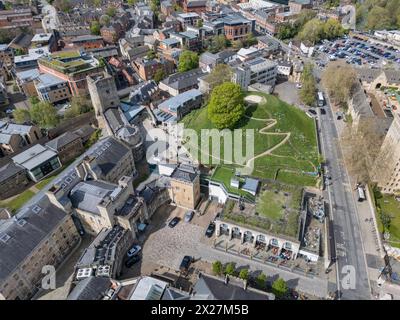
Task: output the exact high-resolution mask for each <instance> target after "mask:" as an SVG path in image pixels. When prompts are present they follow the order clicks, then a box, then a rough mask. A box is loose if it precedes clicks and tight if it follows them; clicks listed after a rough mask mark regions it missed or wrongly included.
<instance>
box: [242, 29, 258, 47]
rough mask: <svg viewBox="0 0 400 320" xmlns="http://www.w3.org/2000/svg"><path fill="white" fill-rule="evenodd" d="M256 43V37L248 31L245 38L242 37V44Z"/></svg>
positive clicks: (247, 45)
mask: <svg viewBox="0 0 400 320" xmlns="http://www.w3.org/2000/svg"><path fill="white" fill-rule="evenodd" d="M257 43H258V40H257V38H256V37H255V36H254V34H253V33H252V32H250V33H249V34H248V35H247V36H246V38H245V39H244V45H245V46H246V47H250V46H254V45H256V44H257Z"/></svg>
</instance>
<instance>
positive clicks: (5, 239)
mask: <svg viewBox="0 0 400 320" xmlns="http://www.w3.org/2000/svg"><path fill="white" fill-rule="evenodd" d="M10 239H11V237H10V236H9V235H8V234H3V235H2V236H1V237H0V241H1V242H4V243H7V241H8V240H10Z"/></svg>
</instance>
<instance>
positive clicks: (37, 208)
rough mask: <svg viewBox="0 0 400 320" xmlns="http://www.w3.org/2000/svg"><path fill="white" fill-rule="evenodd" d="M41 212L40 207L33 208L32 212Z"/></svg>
mask: <svg viewBox="0 0 400 320" xmlns="http://www.w3.org/2000/svg"><path fill="white" fill-rule="evenodd" d="M40 210H42V208H41V207H39V206H38V205H35V206H34V207H33V208H32V211H33V212H34V213H39V212H40Z"/></svg>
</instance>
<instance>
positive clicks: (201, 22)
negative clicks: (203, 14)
mask: <svg viewBox="0 0 400 320" xmlns="http://www.w3.org/2000/svg"><path fill="white" fill-rule="evenodd" d="M196 26H197V28H201V27H202V26H203V20H201V19H200V20H198V21H197V24H196Z"/></svg>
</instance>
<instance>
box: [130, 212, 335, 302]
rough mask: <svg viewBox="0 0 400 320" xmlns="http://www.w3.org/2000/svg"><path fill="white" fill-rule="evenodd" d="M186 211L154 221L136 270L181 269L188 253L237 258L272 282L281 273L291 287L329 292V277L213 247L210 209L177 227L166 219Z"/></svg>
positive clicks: (224, 259)
mask: <svg viewBox="0 0 400 320" xmlns="http://www.w3.org/2000/svg"><path fill="white" fill-rule="evenodd" d="M184 212H185V210H184V209H178V208H177V209H175V210H173V211H172V212H170V214H168V216H167V217H165V216H164V221H161V220H159V221H157V222H158V225H155V226H154V229H152V230H150V231H149V236H148V237H147V239H146V240H145V241H144V242H143V259H142V262H141V264H140V266H137V267H136V268H138V270H137V272H140V273H142V274H144V273H146V274H150V273H151V270H150V269H151V268H157V269H159V268H160V266H164V267H166V268H169V269H171V270H178V268H179V265H180V263H181V261H182V258H183V256H185V255H189V256H193V257H194V258H195V259H201V261H202V262H208V263H212V262H214V261H216V260H219V261H221V262H222V263H228V262H236V265H237V267H238V268H240V267H243V266H246V267H248V268H249V269H250V271H251V272H254V273H255V274H256V273H257V272H258V273H259V272H260V271H262V272H264V273H265V274H266V275H267V277H268V278H269V280H270V281H271V282H272V281H274V280H275V279H276V278H277V277H278V276H279V277H282V278H284V279H285V280H287V282H288V285H289V286H290V287H291V288H297V290H299V291H302V292H305V293H308V294H311V295H314V296H318V297H323V298H324V297H326V296H327V290H328V289H327V288H328V281H327V280H326V279H321V278H318V277H314V278H310V277H306V276H301V275H299V274H295V273H291V272H289V271H285V270H280V269H278V268H275V267H272V266H268V265H265V264H263V263H260V262H257V261H252V260H250V259H248V258H245V257H240V256H236V255H233V254H230V253H226V252H223V251H219V250H216V249H214V248H213V247H212V243H213V239H212V238H211V239H209V238H207V237H205V235H204V232H205V229H206V225H207V224H208V222H209V221H210V220H211V219H212V217H213V215H214V213H213V212H211V211H209V212H208V213H206V215H205V216H201V217H197V216H196V217H194V218H193V220H192V221H191V222H190V223H186V222H184V221H183V220H181V222H179V224H178V225H177V226H176V227H175V228H170V227H168V226H167V222H168V221H169V220H170V219H171V218H172V217H174V216H181V217H182V216H183V214H184ZM156 214H157V213H156ZM157 222H156V223H157ZM196 267H197V268H198V269H202V267H201V264H200V263H198V264H196ZM139 268H140V269H139ZM208 269H209V268H208ZM139 270H140V271H139ZM129 272H132V271H131V270H130V271H129ZM208 272H209V270H208ZM124 278H125V275H124Z"/></svg>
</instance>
